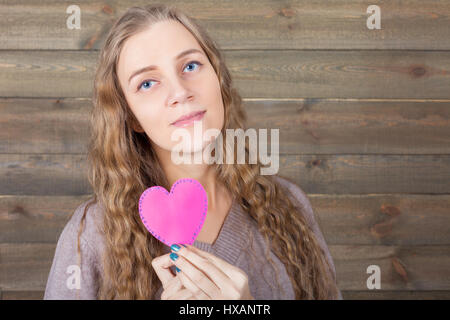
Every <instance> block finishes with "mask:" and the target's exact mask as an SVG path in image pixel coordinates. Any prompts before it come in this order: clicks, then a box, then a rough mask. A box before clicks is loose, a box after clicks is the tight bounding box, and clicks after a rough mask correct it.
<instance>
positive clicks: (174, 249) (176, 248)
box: [170, 244, 181, 252]
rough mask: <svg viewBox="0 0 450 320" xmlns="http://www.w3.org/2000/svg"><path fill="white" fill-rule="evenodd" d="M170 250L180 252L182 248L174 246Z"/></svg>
mask: <svg viewBox="0 0 450 320" xmlns="http://www.w3.org/2000/svg"><path fill="white" fill-rule="evenodd" d="M170 249H172V250H173V251H175V252H178V251H179V250H180V249H181V247H180V246H179V245H177V244H173V245H171V246H170Z"/></svg>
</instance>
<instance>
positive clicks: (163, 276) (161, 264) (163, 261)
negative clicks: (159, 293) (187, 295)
mask: <svg viewBox="0 0 450 320" xmlns="http://www.w3.org/2000/svg"><path fill="white" fill-rule="evenodd" d="M172 265H173V261H172V259H170V253H167V254H164V255H162V256H159V257H156V258H154V259H153V260H152V266H153V269H155V272H156V274H157V276H158V278H159V280H161V283H162V285H163V288H164V289H166V285H167V283H168V281H169V280H171V279H173V278H174V277H175V275H174V274H173V273H172V270H170V269H169V267H170V266H172Z"/></svg>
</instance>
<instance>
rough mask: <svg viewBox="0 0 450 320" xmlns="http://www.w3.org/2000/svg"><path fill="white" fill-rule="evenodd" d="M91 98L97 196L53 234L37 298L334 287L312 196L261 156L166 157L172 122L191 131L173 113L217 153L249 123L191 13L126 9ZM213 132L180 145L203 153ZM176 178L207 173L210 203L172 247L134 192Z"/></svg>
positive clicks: (297, 292) (321, 295)
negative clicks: (189, 233)
mask: <svg viewBox="0 0 450 320" xmlns="http://www.w3.org/2000/svg"><path fill="white" fill-rule="evenodd" d="M93 105H94V108H93V112H92V116H91V128H92V136H91V140H90V143H89V154H88V155H89V158H88V160H89V181H90V183H91V185H92V187H93V190H94V194H95V195H94V197H93V199H92V201H86V202H85V203H83V204H82V205H80V206H79V207H78V208H77V210H76V211H75V212H74V214H73V215H72V217H71V218H70V221H69V222H68V224H67V225H66V227H65V228H64V230H63V232H62V234H61V236H60V238H59V240H58V244H57V248H56V252H55V257H54V260H53V265H52V268H51V270H50V274H49V278H48V282H47V287H46V292H45V299H65V298H69V299H73V298H81V299H342V296H341V293H340V291H339V289H338V288H337V286H336V279H335V269H334V264H333V260H332V258H331V255H330V253H329V251H328V248H327V245H326V243H325V240H324V238H323V235H322V233H321V231H320V229H319V228H318V225H317V223H316V221H315V219H314V214H313V211H312V208H311V204H310V202H309V200H308V198H307V197H306V195H305V193H304V192H303V191H302V190H301V189H300V188H299V187H298V186H297V185H296V184H294V183H293V182H291V181H289V180H288V179H285V178H281V177H279V176H275V175H274V176H269V175H261V173H260V169H261V167H262V165H261V163H260V161H259V159H258V162H257V163H256V164H236V157H235V162H234V163H232V164H228V163H225V161H222V162H219V163H212V164H208V163H205V162H202V163H191V164H189V163H181V164H175V163H174V161H172V158H171V153H172V151H173V150H174V148H175V146H176V145H177V144H178V141H173V140H172V139H171V137H172V133H174V131H175V130H179V129H180V127H181V128H183V129H185V130H188V131H189V132H190V133H191V134H192V136H194V139H197V140H198V139H201V137H200V138H198V137H197V138H195V135H194V127H193V122H192V121H190V122H189V121H187V122H186V121H184V122H183V121H180V120H179V119H180V118H182V117H183V116H189V115H193V114H194V115H196V117H194V118H192V119H195V122H196V123H197V124H198V123H200V124H201V125H202V133H204V132H205V131H206V130H210V129H216V130H217V131H218V132H220V134H221V136H222V137H223V139H224V143H223V155H224V156H223V158H224V159H226V154H227V153H229V152H230V149H229V148H228V147H227V142H228V141H226V134H225V132H226V131H225V130H226V129H237V128H245V125H246V114H245V112H244V109H243V107H242V105H241V97H240V96H239V94H238V93H237V91H236V90H235V88H233V86H232V80H231V77H230V73H229V71H228V69H227V67H226V65H225V63H224V59H223V57H222V55H221V53H220V51H219V50H218V47H217V45H215V43H214V42H213V40H212V39H211V38H210V37H209V36H208V34H207V33H206V32H205V30H204V29H202V28H201V27H200V26H199V25H198V24H197V23H196V22H195V20H193V19H192V18H190V17H188V16H187V15H185V14H183V13H182V12H180V11H179V10H178V9H176V8H173V7H167V6H164V5H154V6H146V7H143V8H141V7H133V8H130V9H129V10H128V11H127V12H125V13H124V14H123V15H122V16H121V17H120V18H119V19H118V20H117V22H116V23H115V24H114V26H113V27H112V29H111V30H110V33H109V35H108V37H107V39H106V41H105V44H104V47H103V48H102V50H101V53H100V60H99V64H98V67H97V72H96V75H95V83H94V98H93ZM192 119H191V120H192ZM217 138H218V136H214V137H213V138H212V139H211V140H208V141H206V142H205V141H203V140H202V139H201V140H198V141H196V142H197V143H194V145H195V146H194V147H192V144H189V145H185V146H184V147H183V150H184V151H185V152H188V153H190V154H191V155H192V154H195V153H199V152H202V151H203V150H204V149H205V148H206V147H207V146H210V145H211V144H212V143H213V142H217V141H218V139H217ZM215 152H216V151H214V153H215ZM245 155H246V157H245V159H248V155H249V147H248V143H247V142H246V143H245ZM180 178H194V179H196V180H198V181H199V182H200V183H201V184H202V185H203V187H204V188H205V190H206V192H207V195H208V212H207V216H206V219H205V222H204V225H203V227H202V229H201V232H200V233H199V234H198V238H197V239H196V240H195V242H194V244H193V245H192V246H181V245H180V246H172V247H171V248H169V247H167V246H166V245H164V244H163V243H161V242H160V241H158V240H157V239H155V238H154V237H153V236H152V235H151V234H150V233H149V232H148V231H147V230H146V228H145V227H144V225H143V224H142V222H141V220H140V217H139V211H138V202H139V197H140V195H141V194H142V192H143V191H144V190H145V189H147V188H149V187H151V186H155V185H160V186H164V187H165V188H166V189H167V190H170V188H171V186H172V184H173V183H174V182H175V181H176V180H178V179H180ZM162 214H163V213H162ZM171 249H172V251H174V252H172V253H171ZM174 266H176V267H177V268H176V270H177V271H176V272H175V271H174V270H173V269H174V268H173V267H174Z"/></svg>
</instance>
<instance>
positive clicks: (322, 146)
mask: <svg viewBox="0 0 450 320" xmlns="http://www.w3.org/2000/svg"><path fill="white" fill-rule="evenodd" d="M243 107H244V109H245V111H246V112H247V115H248V126H247V127H248V128H249V129H255V130H259V129H266V130H267V138H266V141H267V142H268V144H269V149H268V150H269V151H270V150H271V149H270V145H271V132H272V131H271V130H274V129H277V130H279V145H278V151H279V152H280V153H282V154H449V153H450V100H447V101H432V100H407V101H403V100H382V99H377V100H359V99H343V100H339V99H299V100H272V99H262V100H259V99H250V100H244V101H243ZM91 109H92V101H91V99H88V98H78V99H73V98H66V99H45V98H44V99H36V98H30V99H23V98H3V99H0V113H1V115H2V116H1V117H0V153H65V154H71V153H86V152H87V149H86V146H87V143H88V137H89V131H90V123H89V122H88V120H89V113H90V111H91ZM36 123H38V125H36ZM274 150H275V151H276V150H277V149H276V148H275V149H274Z"/></svg>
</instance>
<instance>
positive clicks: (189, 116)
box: [171, 110, 206, 125]
mask: <svg viewBox="0 0 450 320" xmlns="http://www.w3.org/2000/svg"><path fill="white" fill-rule="evenodd" d="M205 112H206V110H202V111H194V112H191V113H189V114H187V115H184V116H181V117H180V118H178V119H177V120H176V121H175V122H172V123H171V124H172V125H175V124H177V123H179V122H181V121H186V120H190V119H192V118H195V117H197V116H199V115H202V114H203V113H205Z"/></svg>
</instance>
